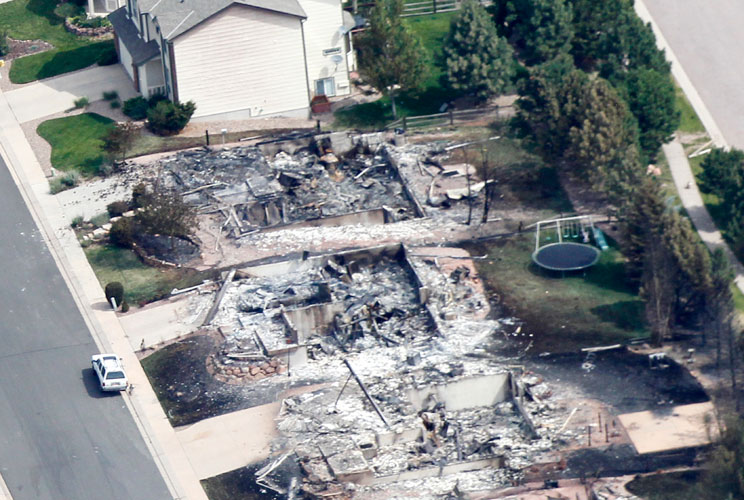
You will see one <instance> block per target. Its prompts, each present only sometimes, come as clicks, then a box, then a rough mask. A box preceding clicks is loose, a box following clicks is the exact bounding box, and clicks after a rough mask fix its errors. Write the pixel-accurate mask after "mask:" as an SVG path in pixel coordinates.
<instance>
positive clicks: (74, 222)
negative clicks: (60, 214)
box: [70, 215, 83, 228]
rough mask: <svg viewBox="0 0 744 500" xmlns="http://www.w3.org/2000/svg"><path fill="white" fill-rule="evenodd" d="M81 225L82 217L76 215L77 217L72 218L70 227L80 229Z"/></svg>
mask: <svg viewBox="0 0 744 500" xmlns="http://www.w3.org/2000/svg"><path fill="white" fill-rule="evenodd" d="M82 223H83V216H82V215H78V216H77V217H73V218H72V222H70V227H72V228H75V227H80V225H81V224H82Z"/></svg>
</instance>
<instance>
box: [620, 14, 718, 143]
mask: <svg viewBox="0 0 744 500" xmlns="http://www.w3.org/2000/svg"><path fill="white" fill-rule="evenodd" d="M635 11H636V14H638V17H640V18H641V19H642V20H643V22H646V23H649V24H651V29H652V30H653V32H654V35H655V36H656V46H657V47H658V48H660V49H662V50H664V52H665V53H666V58H667V60H668V61H669V62H671V63H672V75H673V76H674V78H675V79H676V80H677V83H678V84H679V86H680V88H681V89H682V91H683V92H684V93H685V96H687V100H688V101H690V105H691V106H692V109H694V110H695V113H696V114H697V115H698V118H700V121H701V122H702V123H703V127H705V130H706V131H707V132H708V135H709V136H710V138H711V139H713V143H714V144H715V145H716V146H718V147H719V148H725V149H728V148H729V145H728V143H727V142H726V139H725V138H724V137H723V133H722V132H721V129H720V128H718V125H717V124H716V121H715V120H714V119H713V115H711V114H710V111H708V108H707V107H706V106H705V103H704V102H703V99H702V98H701V97H700V94H698V91H697V89H696V88H695V86H694V85H693V84H692V81H691V80H690V78H689V77H688V76H687V73H685V70H684V68H683V67H682V65H681V64H680V62H679V59H677V56H676V55H674V51H673V50H672V48H671V47H670V46H669V44H668V43H667V41H666V38H664V34H663V33H662V32H661V28H659V26H658V25H657V24H656V23H655V22H654V20H653V18H652V17H651V13H650V12H649V10H648V8H646V4H645V3H643V0H636V1H635Z"/></svg>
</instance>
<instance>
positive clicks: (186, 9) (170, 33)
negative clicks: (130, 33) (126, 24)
mask: <svg viewBox="0 0 744 500" xmlns="http://www.w3.org/2000/svg"><path fill="white" fill-rule="evenodd" d="M233 4H235V5H246V6H248V7H255V8H257V9H264V10H270V11H273V12H278V13H280V14H287V15H290V16H295V17H299V18H303V19H304V18H306V17H307V15H305V11H304V10H302V7H301V6H300V4H299V3H298V1H297V0H140V2H139V7H140V10H141V12H143V13H144V12H147V13H149V14H150V16H152V17H153V18H157V23H158V25H159V26H160V31H161V33H162V35H163V37H164V38H165V39H167V40H172V39H174V38H176V37H177V36H179V35H182V34H183V33H185V32H186V31H188V30H190V29H191V28H193V27H194V26H196V25H198V24H200V23H201V22H202V21H204V20H206V19H208V18H209V17H211V16H213V15H215V14H217V13H218V12H220V11H222V10H223V9H226V8H227V7H229V6H231V5H233Z"/></svg>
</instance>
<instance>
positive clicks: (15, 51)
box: [3, 37, 54, 61]
mask: <svg viewBox="0 0 744 500" xmlns="http://www.w3.org/2000/svg"><path fill="white" fill-rule="evenodd" d="M8 46H9V48H10V51H9V52H8V53H7V54H5V56H3V58H4V59H5V60H6V61H10V60H12V59H17V58H19V57H23V56H29V55H31V54H37V53H39V52H45V51H47V50H50V49H53V48H54V46H53V45H52V44H51V43H48V42H45V41H43V40H14V39H13V38H10V37H8Z"/></svg>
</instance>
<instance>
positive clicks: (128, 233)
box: [109, 217, 137, 248]
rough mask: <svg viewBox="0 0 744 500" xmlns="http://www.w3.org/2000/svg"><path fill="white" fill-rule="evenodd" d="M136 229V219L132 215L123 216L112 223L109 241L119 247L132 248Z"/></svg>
mask: <svg viewBox="0 0 744 500" xmlns="http://www.w3.org/2000/svg"><path fill="white" fill-rule="evenodd" d="M136 231H137V225H136V223H135V222H134V220H132V218H131V217H122V218H121V219H119V220H117V221H115V222H113V223H112V224H111V230H110V231H109V241H110V242H111V244H112V245H116V246H117V247H122V248H131V247H132V243H134V235H135V233H136Z"/></svg>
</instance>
